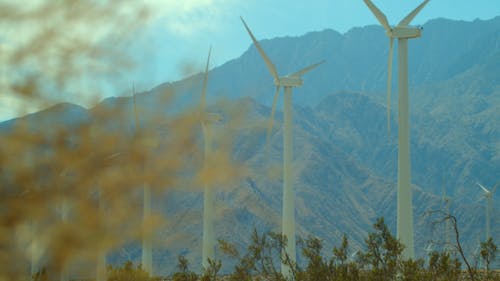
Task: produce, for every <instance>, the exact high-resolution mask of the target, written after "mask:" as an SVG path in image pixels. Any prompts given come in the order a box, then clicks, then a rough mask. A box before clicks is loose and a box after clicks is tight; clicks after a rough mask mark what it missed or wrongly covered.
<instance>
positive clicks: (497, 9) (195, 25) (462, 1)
mask: <svg viewBox="0 0 500 281" xmlns="http://www.w3.org/2000/svg"><path fill="white" fill-rule="evenodd" d="M185 1H186V3H188V4H187V5H186V6H189V7H184V9H182V11H181V12H178V13H170V14H168V15H167V16H162V15H161V14H162V12H161V11H162V9H163V8H165V9H167V10H168V6H169V5H171V3H170V4H169V1H166V2H162V3H161V4H158V5H159V7H160V8H159V9H158V11H160V12H159V13H158V17H157V18H156V19H155V20H153V21H152V23H151V24H150V25H149V26H148V28H147V31H146V30H144V31H145V32H144V31H143V32H142V33H141V36H140V40H139V42H142V43H141V44H147V45H148V48H147V49H149V50H150V51H148V52H146V53H141V54H142V55H141V56H142V59H144V60H146V61H149V62H152V63H149V65H148V66H144V65H142V66H141V67H140V68H138V69H136V72H137V73H136V75H135V77H140V78H139V79H138V80H140V81H137V82H136V84H138V87H139V88H141V89H142V90H146V89H149V88H151V87H153V86H155V85H157V84H159V83H162V82H166V81H175V80H178V79H181V78H182V77H184V76H186V75H188V74H192V73H196V72H199V71H201V70H202V69H203V65H204V63H205V59H206V55H207V51H208V48H209V46H210V45H212V47H213V55H212V63H211V67H214V66H218V65H221V64H223V63H224V62H226V61H228V60H230V59H233V58H236V57H238V56H240V55H241V54H242V53H243V52H244V51H245V50H246V49H247V48H248V47H249V46H250V43H251V41H250V38H249V37H248V34H246V32H245V30H244V28H243V26H242V24H241V22H240V20H239V16H240V15H241V16H243V18H244V19H245V20H246V21H247V23H248V24H249V26H250V28H251V29H252V31H253V32H254V34H255V35H256V37H257V38H258V39H269V38H274V37H278V36H287V35H290V36H298V35H302V34H304V33H307V32H309V31H317V30H323V29H327V28H328V29H333V30H336V31H339V32H341V33H345V32H346V31H348V30H349V29H351V28H352V27H358V26H365V25H371V24H378V22H377V21H376V19H375V17H374V16H373V15H372V14H371V12H370V11H369V10H368V8H367V7H366V6H365V4H364V3H363V1H362V0H313V1H299V0H273V1H270V0H252V1H240V0H185ZM373 2H374V3H375V5H377V6H378V7H379V8H380V9H381V10H382V11H383V12H384V13H385V14H386V15H387V18H388V20H389V22H390V23H391V24H396V23H397V22H399V20H401V19H402V18H403V17H404V16H406V15H407V14H408V13H409V12H410V11H411V10H413V9H414V8H415V7H416V6H418V5H419V4H420V3H421V1H418V0H373ZM498 15H500V1H498V0H475V1H470V0H468V1H466V0H431V1H430V2H429V3H428V5H427V6H426V7H425V8H424V9H423V10H422V12H421V13H420V14H419V15H418V16H417V17H416V18H415V19H414V21H413V22H412V24H416V25H418V24H424V23H425V22H426V21H428V20H429V19H434V18H440V17H441V18H448V19H457V20H466V21H471V20H474V19H478V18H479V19H483V20H484V19H491V18H493V17H495V16H498ZM423 36H425V33H424V35H423Z"/></svg>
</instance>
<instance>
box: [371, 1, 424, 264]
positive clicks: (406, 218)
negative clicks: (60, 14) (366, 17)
mask: <svg viewBox="0 0 500 281" xmlns="http://www.w3.org/2000/svg"><path fill="white" fill-rule="evenodd" d="M364 1H365V4H366V5H367V6H368V8H369V9H370V10H371V11H372V13H373V14H374V15H375V17H376V18H377V20H378V21H379V22H380V24H381V25H382V26H383V27H384V29H385V31H386V34H387V36H388V37H389V70H388V80H387V88H388V89H387V114H388V121H387V122H388V124H389V122H390V118H389V117H390V95H391V80H392V52H393V42H394V39H398V91H399V97H398V124H399V130H398V204H397V205H398V207H397V234H396V236H397V238H398V239H399V240H400V241H401V243H403V245H405V249H404V250H403V257H404V258H406V259H410V258H411V259H415V249H414V245H413V210H412V196H411V186H410V182H411V177H410V175H411V172H410V124H409V123H410V121H409V119H410V114H409V100H408V39H413V38H418V37H420V35H421V28H420V27H413V26H409V24H410V22H411V21H412V20H413V18H415V16H416V15H417V14H418V13H419V12H420V10H422V8H423V7H424V6H425V5H426V4H427V3H428V2H429V0H425V1H424V2H422V4H420V5H419V6H418V7H417V8H416V9H415V10H413V11H412V12H411V13H409V14H408V15H407V16H406V17H405V18H404V19H403V20H402V21H401V22H399V24H398V25H397V26H390V25H389V22H388V21H387V18H386V16H385V15H384V14H383V13H382V12H381V11H380V10H379V9H378V8H377V7H376V6H375V5H374V4H373V3H372V2H371V1H370V0H364ZM388 128H389V130H390V127H388Z"/></svg>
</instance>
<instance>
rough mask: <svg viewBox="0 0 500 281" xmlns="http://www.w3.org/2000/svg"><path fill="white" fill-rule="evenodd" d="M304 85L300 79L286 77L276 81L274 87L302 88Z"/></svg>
mask: <svg viewBox="0 0 500 281" xmlns="http://www.w3.org/2000/svg"><path fill="white" fill-rule="evenodd" d="M302 84H303V82H302V79H301V78H300V77H294V76H284V77H280V78H278V79H274V85H276V86H278V87H300V86H302Z"/></svg>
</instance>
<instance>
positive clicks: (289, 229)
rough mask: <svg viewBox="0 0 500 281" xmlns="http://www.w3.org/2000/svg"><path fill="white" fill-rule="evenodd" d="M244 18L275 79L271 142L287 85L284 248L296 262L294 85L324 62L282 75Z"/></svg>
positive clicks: (283, 268)
mask: <svg viewBox="0 0 500 281" xmlns="http://www.w3.org/2000/svg"><path fill="white" fill-rule="evenodd" d="M240 18H241V21H242V22H243V25H244V26H245V29H246V30H247V32H248V34H249V35H250V37H251V38H252V41H253V43H254V44H255V47H256V48H257V50H258V51H259V53H260V56H261V57H262V59H264V62H265V63H266V66H267V68H268V69H269V72H271V75H272V76H273V78H274V85H276V93H275V94H274V101H273V107H272V111H271V120H270V124H269V127H268V130H267V143H269V135H270V133H271V129H272V126H273V119H274V112H275V111H276V102H277V100H278V96H279V90H280V87H283V88H284V92H285V94H284V105H283V111H284V125H283V135H284V136H283V214H282V216H283V217H282V234H283V235H285V236H286V238H287V241H288V243H287V245H286V248H285V251H286V253H287V254H288V256H289V257H290V260H291V261H292V263H295V261H296V250H295V191H294V189H293V186H292V178H293V170H292V160H293V159H292V88H293V87H300V86H302V83H303V82H302V75H304V74H305V73H307V72H309V71H311V70H312V69H313V68H316V67H317V66H318V65H320V64H322V63H323V62H324V61H321V62H319V63H315V64H313V65H310V66H308V67H305V68H303V69H301V70H299V71H297V72H295V73H292V74H290V75H287V76H281V77H280V76H279V75H278V71H277V70H276V66H275V65H274V64H273V63H272V62H271V60H270V59H269V58H268V57H267V55H266V53H265V52H264V49H262V47H261V46H260V44H259V42H258V41H257V39H255V37H254V35H253V34H252V32H251V31H250V28H249V27H248V26H247V24H246V22H245V21H244V20H243V18H242V17H240ZM281 272H282V273H283V274H284V276H285V277H290V276H291V271H290V268H288V266H286V265H284V264H281Z"/></svg>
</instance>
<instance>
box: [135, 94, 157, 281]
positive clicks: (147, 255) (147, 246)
mask: <svg viewBox="0 0 500 281" xmlns="http://www.w3.org/2000/svg"><path fill="white" fill-rule="evenodd" d="M132 101H133V103H134V118H135V119H134V120H135V130H136V132H137V130H138V128H139V127H138V126H139V114H138V112H137V107H136V101H135V87H134V88H133V95H132ZM144 166H145V163H142V167H141V169H142V171H141V173H144V169H145V167H144ZM142 215H143V224H144V225H143V237H142V268H143V269H144V271H146V272H147V273H148V274H149V276H151V275H152V273H153V250H152V247H153V245H152V242H151V236H150V235H151V232H150V231H149V229H148V228H149V226H148V225H147V224H146V221H147V220H148V219H149V218H150V217H151V188H150V187H149V185H148V184H147V183H145V182H144V183H143V211H142Z"/></svg>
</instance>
